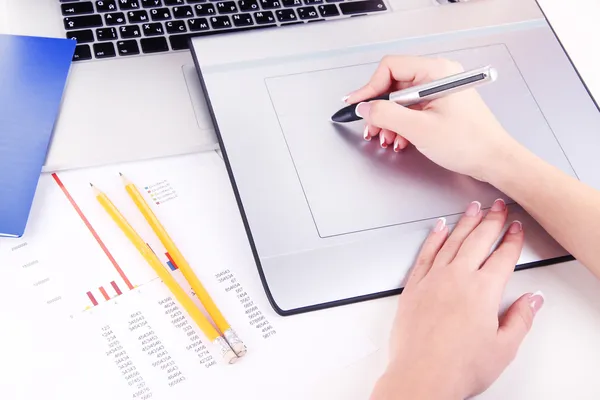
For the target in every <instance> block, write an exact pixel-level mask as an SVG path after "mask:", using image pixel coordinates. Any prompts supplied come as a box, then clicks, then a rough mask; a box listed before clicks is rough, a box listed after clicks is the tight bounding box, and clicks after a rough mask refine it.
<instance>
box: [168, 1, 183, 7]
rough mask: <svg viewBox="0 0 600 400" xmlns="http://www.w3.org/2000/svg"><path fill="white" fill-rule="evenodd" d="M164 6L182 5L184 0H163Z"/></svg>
mask: <svg viewBox="0 0 600 400" xmlns="http://www.w3.org/2000/svg"><path fill="white" fill-rule="evenodd" d="M164 2H165V6H183V5H185V1H184V0H164Z"/></svg>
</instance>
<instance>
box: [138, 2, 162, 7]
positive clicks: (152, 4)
mask: <svg viewBox="0 0 600 400" xmlns="http://www.w3.org/2000/svg"><path fill="white" fill-rule="evenodd" d="M142 7H144V8H153V7H162V1H161V0H142Z"/></svg>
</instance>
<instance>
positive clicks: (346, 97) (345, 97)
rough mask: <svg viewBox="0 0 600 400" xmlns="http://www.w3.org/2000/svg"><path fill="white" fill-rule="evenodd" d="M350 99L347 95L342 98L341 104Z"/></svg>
mask: <svg viewBox="0 0 600 400" xmlns="http://www.w3.org/2000/svg"><path fill="white" fill-rule="evenodd" d="M349 98H350V95H349V94H347V95H345V96H344V97H342V103H346V102H347V101H348V99H349Z"/></svg>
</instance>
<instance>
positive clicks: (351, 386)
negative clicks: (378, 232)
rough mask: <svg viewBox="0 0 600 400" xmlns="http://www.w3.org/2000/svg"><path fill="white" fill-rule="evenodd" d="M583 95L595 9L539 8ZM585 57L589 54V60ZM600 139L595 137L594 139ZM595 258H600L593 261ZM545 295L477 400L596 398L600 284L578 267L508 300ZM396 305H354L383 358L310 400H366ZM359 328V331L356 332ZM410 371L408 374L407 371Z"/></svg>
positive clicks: (545, 0)
mask: <svg viewBox="0 0 600 400" xmlns="http://www.w3.org/2000/svg"><path fill="white" fill-rule="evenodd" d="M540 4H541V6H542V7H543V8H544V11H545V13H546V14H547V17H548V19H549V20H550V22H551V23H552V25H553V27H554V29H555V30H556V31H557V34H558V35H559V37H560V39H561V41H562V43H563V45H564V46H565V47H566V48H567V50H568V52H569V55H570V56H571V58H572V59H573V61H574V62H575V64H576V65H578V68H579V69H580V73H581V74H582V76H583V77H584V79H585V80H586V84H587V85H588V87H589V88H590V89H591V90H592V91H593V92H595V93H597V94H596V96H600V72H598V71H600V50H599V47H598V42H597V40H598V39H597V38H598V37H600V27H599V26H600V25H599V21H600V3H599V2H598V1H597V0H566V1H565V0H540ZM590 49H594V50H592V52H590ZM599 134H600V133H599ZM598 256H599V257H600V253H599V254H598ZM535 290H542V291H543V292H544V294H545V296H546V304H545V305H544V307H543V308H542V310H541V311H540V313H539V314H538V315H537V317H536V321H535V323H534V327H533V329H532V331H531V333H530V334H529V336H528V337H527V338H526V340H525V342H524V344H523V346H522V347H521V350H520V352H519V355H518V356H517V359H516V360H515V361H514V362H513V364H512V365H511V366H510V367H509V368H508V369H507V370H506V371H505V373H504V374H503V375H502V376H501V377H500V379H499V380H498V381H497V382H496V383H495V384H494V385H493V386H492V387H491V388H490V389H489V390H488V391H487V392H486V393H484V394H483V395H481V396H480V397H479V398H481V399H490V400H491V399H498V400H500V399H502V400H505V399H512V400H518V399H528V400H530V399H545V400H547V399H577V400H583V399H598V398H600V379H599V376H600V281H598V280H597V279H596V278H595V277H594V276H593V275H592V274H591V273H590V272H588V271H587V269H585V268H584V267H583V266H582V265H580V264H579V263H577V262H569V263H565V264H559V265H553V266H549V267H543V268H537V269H533V270H527V271H520V272H517V273H516V274H515V275H514V276H513V278H512V280H511V282H510V283H509V286H508V289H507V294H506V298H507V300H513V299H516V298H517V297H518V296H520V295H521V294H523V293H525V292H527V291H535ZM397 300H398V299H397V297H394V298H387V299H382V300H376V301H371V302H368V303H363V304H358V305H351V306H347V307H345V309H344V310H334V311H331V312H344V313H349V314H352V313H353V314H354V317H355V319H356V326H357V329H368V332H369V334H370V335H371V338H372V340H373V341H374V342H375V343H376V344H377V345H379V346H380V348H381V349H380V351H379V352H378V353H376V354H373V355H371V356H370V357H368V358H366V359H363V360H362V361H360V362H359V363H356V364H355V365H352V366H351V367H349V368H346V369H345V370H344V371H339V372H338V373H337V374H336V375H335V376H332V377H327V378H326V379H324V380H323V381H322V382H321V384H320V385H319V386H317V387H315V388H312V389H311V393H310V396H307V398H311V399H323V400H325V399H328V400H331V399H345V400H350V399H366V398H368V396H369V393H370V391H371V388H372V386H373V384H374V382H375V380H376V379H377V377H378V376H379V374H380V373H381V372H382V371H383V370H384V369H385V366H386V358H387V354H386V353H387V341H388V338H389V331H390V327H391V324H392V321H393V316H394V312H395V306H396V302H397ZM360 327H361V328H360ZM407 367H408V368H409V367H410V366H407Z"/></svg>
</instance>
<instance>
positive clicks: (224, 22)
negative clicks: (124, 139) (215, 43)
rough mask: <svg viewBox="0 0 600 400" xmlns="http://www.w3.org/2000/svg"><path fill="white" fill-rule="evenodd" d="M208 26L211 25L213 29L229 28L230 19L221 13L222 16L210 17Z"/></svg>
mask: <svg viewBox="0 0 600 400" xmlns="http://www.w3.org/2000/svg"><path fill="white" fill-rule="evenodd" d="M210 26H212V28H213V29H225V28H231V21H230V20H229V17H228V16H226V15H222V16H218V17H211V18H210Z"/></svg>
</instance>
